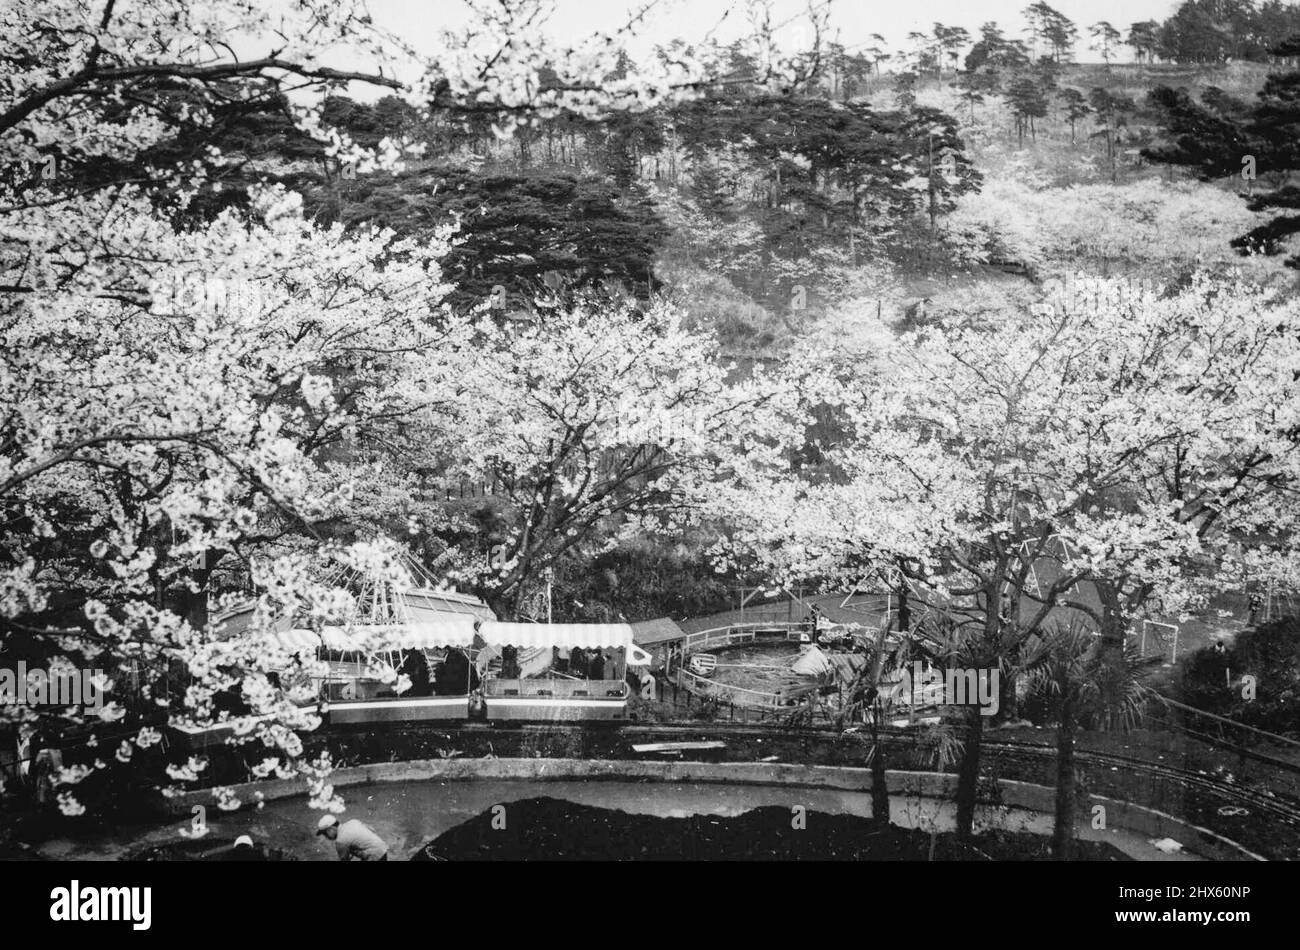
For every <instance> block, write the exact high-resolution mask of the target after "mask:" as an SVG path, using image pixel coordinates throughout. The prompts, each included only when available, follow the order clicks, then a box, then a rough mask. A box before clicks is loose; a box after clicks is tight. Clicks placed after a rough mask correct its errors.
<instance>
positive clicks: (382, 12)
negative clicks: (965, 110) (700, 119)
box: [369, 0, 1178, 62]
mask: <svg viewBox="0 0 1300 950" xmlns="http://www.w3.org/2000/svg"><path fill="white" fill-rule="evenodd" d="M812 2H813V3H814V4H815V5H817V6H818V7H823V6H825V5H826V4H824V3H822V2H819V0H812ZM1030 2H1031V0H902V2H900V0H830V3H829V7H830V11H831V21H830V24H831V34H832V38H834V35H835V34H836V33H837V32H838V40H839V42H840V43H842V44H843V45H844V46H846V47H853V46H858V45H861V44H865V43H866V40H867V37H868V36H870V35H871V34H872V33H879V34H881V35H882V36H884V37H885V39H886V41H887V43H888V48H889V49H890V50H894V49H902V48H904V47H905V46H906V45H907V34H908V33H910V32H912V31H913V30H915V31H919V32H929V31H930V29H931V28H932V27H933V25H934V23H935V22H936V21H937V22H940V23H943V24H945V25H946V26H963V27H965V28H966V29H967V30H969V31H970V32H971V33H972V34H975V33H976V31H977V30H978V28H979V25H980V24H981V23H984V22H986V21H988V20H995V21H997V22H998V23H999V24H1001V25H1002V26H1003V28H1004V29H1006V30H1007V32H1008V33H1009V34H1011V35H1013V36H1016V37H1019V36H1021V31H1022V30H1023V29H1024V18H1023V17H1022V16H1021V14H1020V11H1021V10H1022V9H1024V8H1025V7H1026V6H1028V5H1029V3H1030ZM369 6H370V10H371V12H372V14H373V15H374V17H375V20H376V21H377V23H379V24H380V25H381V26H384V27H387V28H389V29H391V30H393V31H394V32H395V33H397V34H399V35H400V36H402V37H403V38H405V39H407V40H408V41H410V42H412V43H414V44H416V45H417V46H418V45H419V43H420V37H421V35H427V34H428V33H429V32H430V31H432V30H437V29H438V28H439V27H441V26H443V25H447V24H451V23H454V22H457V21H459V20H460V19H461V18H462V17H463V15H464V14H463V7H461V4H460V3H459V2H458V0H369ZM555 6H556V12H555V15H554V17H553V19H552V27H551V28H552V29H553V30H554V31H555V32H556V33H557V34H558V35H578V34H581V33H586V32H591V31H593V30H605V31H608V30H611V29H614V28H615V27H617V26H618V25H619V24H620V23H621V22H622V21H623V20H624V19H626V17H627V15H628V11H630V10H631V9H633V8H634V4H632V3H629V2H626V0H556V4H555ZM1052 6H1054V7H1055V8H1056V9H1057V10H1060V11H1061V12H1062V13H1064V14H1065V15H1066V16H1068V17H1070V19H1072V20H1074V21H1075V23H1076V24H1077V25H1078V26H1079V29H1080V35H1081V41H1080V43H1079V46H1078V50H1077V53H1076V56H1077V58H1078V59H1079V60H1081V61H1084V62H1087V61H1090V60H1094V59H1096V58H1097V57H1096V54H1094V53H1092V52H1091V51H1090V50H1088V49H1087V43H1088V42H1089V40H1088V38H1087V27H1088V26H1089V25H1091V24H1093V23H1096V22H1097V21H1098V20H1108V21H1110V23H1112V24H1113V25H1114V26H1115V27H1116V28H1117V29H1119V30H1120V31H1121V32H1122V33H1124V34H1126V35H1127V33H1128V27H1129V24H1130V23H1133V22H1134V21H1137V20H1149V19H1155V20H1163V19H1165V18H1166V17H1168V16H1169V15H1170V14H1171V13H1173V11H1174V10H1175V9H1176V8H1177V6H1178V0H1054V2H1053V3H1052ZM728 9H731V13H730V14H727V11H728ZM745 9H746V8H745V5H744V4H743V3H737V2H735V0H661V2H660V5H659V7H658V8H657V9H656V11H655V13H654V14H653V15H652V20H651V22H650V23H649V25H648V26H647V28H646V29H645V31H644V32H645V35H646V36H647V37H648V38H649V39H651V40H653V41H655V42H665V41H667V40H670V39H672V38H674V37H675V36H682V37H683V38H684V39H692V38H696V39H698V38H699V37H701V36H703V35H704V34H705V33H707V32H709V31H710V30H711V29H713V28H714V26H715V25H716V24H718V23H720V22H721V24H722V25H721V27H720V28H718V30H717V34H716V35H717V36H718V37H719V38H721V39H723V40H727V39H731V38H734V36H735V35H737V34H738V33H739V32H741V31H743V30H744V28H745V24H746V13H745ZM807 9H808V0H774V3H773V10H774V18H775V21H776V22H777V23H781V22H782V21H784V20H791V21H793V22H791V23H790V24H789V25H788V26H787V27H786V28H785V29H784V30H783V31H782V33H783V35H788V37H789V40H790V41H791V42H793V41H794V40H795V39H796V38H797V37H796V36H795V35H794V31H796V30H797V29H799V25H800V23H801V22H807V17H806V16H805V15H804V13H805V11H806V10H807ZM724 14H726V19H725V20H724Z"/></svg>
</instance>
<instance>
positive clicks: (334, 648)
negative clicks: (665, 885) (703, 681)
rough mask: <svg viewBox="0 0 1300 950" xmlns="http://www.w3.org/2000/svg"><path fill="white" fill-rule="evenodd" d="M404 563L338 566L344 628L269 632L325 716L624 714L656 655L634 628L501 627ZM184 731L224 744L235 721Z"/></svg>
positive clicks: (234, 614)
mask: <svg viewBox="0 0 1300 950" xmlns="http://www.w3.org/2000/svg"><path fill="white" fill-rule="evenodd" d="M398 560H399V561H400V567H401V569H402V570H401V571H397V572H396V574H397V575H398V576H400V575H402V574H405V575H408V576H409V578H410V581H411V582H410V583H398V582H394V581H393V580H381V581H375V580H374V579H373V578H371V577H369V576H365V575H363V574H362V573H361V572H359V571H356V570H352V569H350V568H346V567H345V568H344V569H343V570H341V571H339V572H336V575H335V577H334V578H333V581H334V584H335V586H338V587H341V588H343V589H346V590H349V591H350V592H352V593H353V596H354V604H355V608H354V609H353V610H352V611H351V612H350V613H349V614H348V615H347V616H346V617H344V618H343V620H342V622H340V623H339V624H338V625H327V626H324V627H322V628H320V629H308V628H305V627H300V626H296V625H294V624H293V623H292V622H291V621H285V622H281V623H278V624H276V625H275V628H274V629H273V630H272V631H270V632H268V633H267V634H265V636H267V637H268V638H270V639H272V640H273V641H274V646H276V647H279V648H280V649H282V650H283V652H284V653H285V654H286V655H287V656H289V658H290V663H289V665H288V666H287V667H286V668H285V669H284V670H283V671H282V672H281V673H280V680H281V682H282V683H283V684H285V686H286V687H288V686H290V685H291V684H294V683H297V684H300V685H301V684H304V683H305V681H306V680H307V679H308V678H310V679H311V686H312V688H311V690H310V691H309V692H310V696H311V698H310V699H309V700H308V701H307V702H308V704H316V705H317V708H318V709H319V710H320V712H321V715H322V718H323V719H324V721H325V722H327V723H330V724H365V723H383V722H412V721H422V720H469V719H479V720H485V721H498V720H506V721H548V722H553V721H572V720H621V719H625V718H626V716H627V703H628V697H629V693H630V690H629V687H628V683H627V678H626V672H627V671H628V670H629V668H631V669H637V668H642V667H645V666H647V665H648V664H649V662H650V656H649V654H647V653H646V652H645V651H644V650H642V649H640V648H639V647H637V646H636V645H635V644H634V643H633V642H632V627H631V626H630V625H629V624H625V623H612V624H576V623H502V622H500V621H498V620H497V619H496V616H495V614H494V613H493V611H492V609H491V608H490V607H489V606H488V605H487V604H486V603H484V602H483V601H482V600H480V599H478V598H476V597H473V596H470V595H467V594H462V593H456V592H454V591H448V590H443V589H439V587H438V585H437V582H436V580H435V579H434V578H433V577H432V576H431V575H430V574H429V573H428V572H427V571H426V570H424V568H423V567H421V566H420V565H419V564H417V563H415V562H414V561H413V560H412V559H411V558H409V557H406V556H402V557H400V558H399V559H398ZM251 616H252V608H251V607H245V608H241V609H237V610H233V611H230V612H228V613H226V614H224V615H222V616H220V617H218V618H217V620H216V629H217V631H218V635H219V636H221V635H224V636H230V635H235V634H239V633H240V632H242V631H244V630H246V629H247V627H248V625H249V623H250V620H251ZM598 658H599V659H598ZM308 659H311V660H316V661H323V663H324V664H325V668H326V670H327V672H326V674H325V675H324V676H323V677H320V676H314V677H309V676H308V674H307V673H306V670H305V669H304V667H305V665H306V661H307V660H308ZM399 684H400V685H399ZM177 732H178V733H179V736H180V738H181V740H182V741H183V742H185V743H186V744H187V745H189V746H191V747H201V746H207V745H211V744H214V743H217V742H222V741H224V740H225V738H226V737H227V736H229V735H230V734H231V733H232V732H233V724H232V723H229V722H221V723H217V724H215V725H205V726H196V727H193V728H187V727H185V726H179V727H177Z"/></svg>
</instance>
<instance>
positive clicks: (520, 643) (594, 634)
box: [478, 620, 632, 649]
mask: <svg viewBox="0 0 1300 950" xmlns="http://www.w3.org/2000/svg"><path fill="white" fill-rule="evenodd" d="M478 635H479V636H480V637H482V638H483V639H484V641H486V642H487V643H488V644H490V645H491V646H513V647H520V648H523V649H528V648H531V647H561V648H567V649H572V648H574V647H582V648H583V649H586V648H588V647H602V648H603V647H627V646H631V644H632V625H631V624H626V623H500V622H498V621H495V620H489V621H484V622H483V623H482V624H480V625H479V628H478Z"/></svg>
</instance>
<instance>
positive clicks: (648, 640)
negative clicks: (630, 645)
mask: <svg viewBox="0 0 1300 950" xmlns="http://www.w3.org/2000/svg"><path fill="white" fill-rule="evenodd" d="M684 636H686V631H684V630H682V628H681V627H679V626H677V624H676V623H675V622H674V621H672V620H671V619H669V618H668V617H658V618H656V619H654V620H639V621H637V622H636V623H634V624H632V639H633V641H635V642H636V643H638V644H640V645H641V646H649V645H650V644H653V643H664V642H666V641H668V640H680V639H682V637H684Z"/></svg>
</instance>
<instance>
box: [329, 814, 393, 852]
mask: <svg viewBox="0 0 1300 950" xmlns="http://www.w3.org/2000/svg"><path fill="white" fill-rule="evenodd" d="M316 834H318V835H324V836H325V837H326V838H328V839H329V840H330V841H333V842H334V848H335V850H336V851H338V855H339V860H340V861H387V860H388V845H386V844H384V839H383V838H381V837H379V835H377V834H375V833H374V832H373V831H371V830H370V828H368V827H367V826H366V825H363V824H362V823H361V822H359V821H357V820H356V819H355V818H352V819H349V820H348V821H345V822H343V823H342V824H339V820H338V819H337V818H335V817H334V816H333V815H326V816H325V817H324V818H322V819H321V820H320V821H319V822H318V823H317V825H316Z"/></svg>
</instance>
